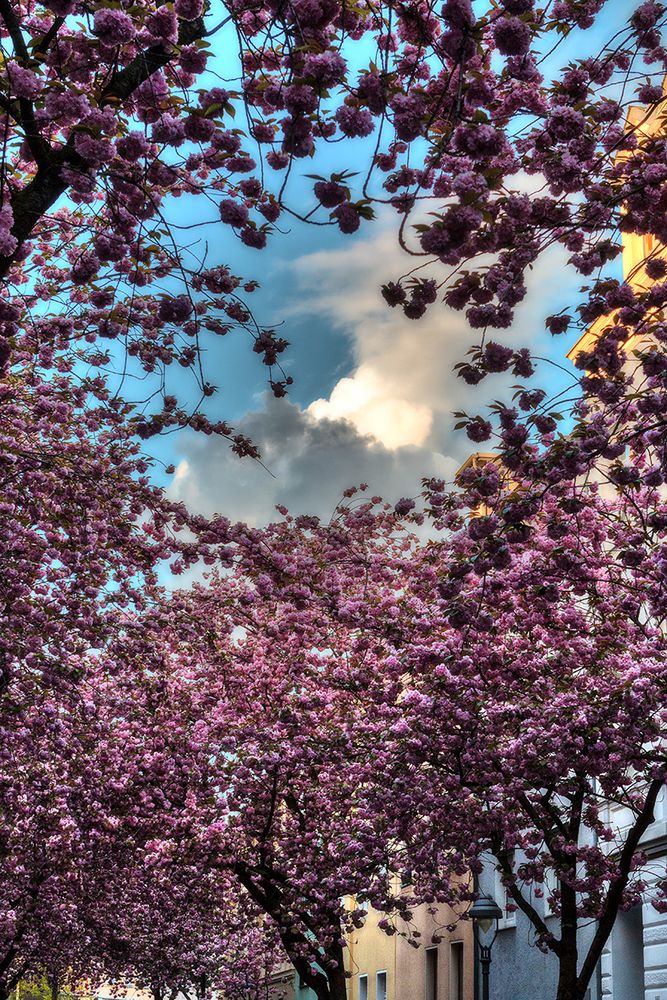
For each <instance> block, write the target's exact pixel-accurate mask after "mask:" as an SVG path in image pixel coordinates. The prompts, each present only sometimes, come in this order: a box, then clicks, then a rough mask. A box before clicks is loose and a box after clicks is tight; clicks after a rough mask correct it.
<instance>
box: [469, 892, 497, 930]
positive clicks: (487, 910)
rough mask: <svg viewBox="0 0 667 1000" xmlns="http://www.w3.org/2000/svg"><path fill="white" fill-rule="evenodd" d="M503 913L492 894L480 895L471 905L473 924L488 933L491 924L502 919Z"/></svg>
mask: <svg viewBox="0 0 667 1000" xmlns="http://www.w3.org/2000/svg"><path fill="white" fill-rule="evenodd" d="M502 915H503V911H502V910H501V909H500V907H499V906H498V904H497V903H496V901H495V899H491V897H490V896H480V897H479V899H476V900H475V902H474V903H473V904H472V906H471V907H470V917H471V919H472V921H473V924H474V925H475V927H479V929H480V930H481V931H482V933H483V934H486V933H487V931H488V930H489V929H490V927H491V925H492V924H493V923H494V922H497V921H498V920H500V918H501V917H502Z"/></svg>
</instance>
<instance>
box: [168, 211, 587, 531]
mask: <svg viewBox="0 0 667 1000" xmlns="http://www.w3.org/2000/svg"><path fill="white" fill-rule="evenodd" d="M417 263H419V262H418V261H417ZM410 266H412V259H411V258H408V257H406V255H405V254H404V253H403V252H402V251H401V250H400V249H399V247H398V245H397V241H396V232H395V222H394V221H393V220H389V219H388V218H385V219H384V220H382V221H381V222H379V223H378V224H377V226H376V228H375V229H374V230H372V231H371V235H370V236H369V238H367V239H361V240H357V241H355V242H352V243H348V244H346V245H345V246H343V247H342V248H341V249H339V250H333V251H322V252H318V253H313V254H309V255H307V256H304V257H302V258H300V259H298V260H296V261H295V262H293V263H291V264H287V265H285V267H284V271H283V273H281V275H280V278H281V280H282V281H283V283H284V285H285V286H286V287H289V285H290V284H291V285H292V289H293V296H292V298H293V300H294V301H295V302H296V303H298V305H295V306H294V307H293V308H292V315H294V314H297V313H298V314H300V315H307V316H308V317H309V318H310V319H311V320H312V324H313V328H314V330H316V329H317V326H318V324H321V323H322V322H326V323H327V324H329V325H330V326H333V327H335V328H336V329H338V330H339V331H340V332H341V335H345V336H347V337H348V338H350V342H351V347H352V355H353V359H354V364H353V368H352V370H351V371H350V372H348V373H346V374H345V376H344V377H342V378H341V379H339V381H338V382H336V384H335V385H334V387H333V389H332V390H331V392H330V393H329V395H328V397H326V398H321V399H316V400H314V401H313V402H312V403H311V404H310V405H309V406H307V407H306V408H305V409H301V408H299V407H298V406H296V405H294V404H292V403H291V402H289V401H288V400H275V399H273V398H272V397H270V398H266V399H265V400H264V401H263V404H262V405H261V406H260V407H259V408H258V409H254V410H251V411H249V412H248V413H247V414H246V415H245V417H244V418H243V419H242V421H241V422H240V423H239V429H240V430H242V431H243V433H245V434H247V435H248V436H249V437H250V438H251V439H252V440H253V441H255V443H256V444H258V446H259V447H260V449H261V452H262V461H263V463H264V465H265V466H266V469H264V468H262V466H260V465H259V464H257V463H253V462H251V461H250V460H247V459H246V460H243V461H240V460H239V459H237V458H235V457H234V456H233V455H232V454H231V453H230V451H229V449H228V447H227V445H226V444H225V442H220V441H215V440H212V439H211V438H204V437H203V436H197V435H192V436H191V437H189V438H186V439H185V440H184V442H183V448H182V450H183V453H184V457H183V461H182V462H181V464H180V465H179V467H178V471H177V474H176V476H175V478H174V482H173V485H172V489H171V492H172V495H174V496H177V497H179V498H180V499H183V500H186V501H187V502H188V503H189V504H190V505H191V506H192V507H193V508H195V509H198V510H202V511H205V512H208V513H211V512H213V511H220V512H222V513H225V514H226V515H227V516H230V517H233V518H243V519H244V520H247V521H250V522H251V523H263V522H266V521H268V520H270V519H271V518H272V516H273V514H274V506H275V505H276V504H278V503H280V504H285V505H286V506H288V507H289V508H290V509H291V510H293V511H295V512H302V511H310V512H313V513H317V514H319V515H320V516H323V517H327V516H328V515H329V514H330V513H331V512H332V510H333V508H334V507H335V505H336V503H337V502H338V500H339V499H340V497H341V494H342V491H343V490H344V489H345V488H346V487H347V486H350V485H354V484H356V483H359V482H361V481H363V482H367V483H368V484H369V486H370V489H371V491H372V492H374V493H380V494H382V495H384V496H386V498H387V499H389V500H395V499H398V498H399V497H401V496H405V495H407V496H410V495H414V494H415V493H417V492H418V491H419V485H420V479H421V477H422V476H433V475H436V476H442V477H444V478H449V479H451V478H452V477H453V475H454V473H455V471H456V469H457V468H458V466H459V465H460V464H461V462H462V461H463V460H464V459H465V458H466V457H467V455H468V454H469V453H470V451H471V450H472V448H471V446H470V442H468V440H467V438H466V437H465V435H462V434H461V433H457V432H454V431H453V423H454V421H453V420H452V417H451V413H452V411H453V410H457V409H467V410H468V411H471V412H475V411H478V410H480V409H483V406H484V402H485V400H486V399H487V398H488V395H489V394H490V393H493V395H494V396H495V397H498V396H503V395H505V393H504V389H503V385H504V388H505V389H506V388H507V385H508V382H507V380H506V381H505V382H504V383H503V385H501V384H499V383H500V382H501V381H502V380H500V379H498V378H496V379H494V380H492V381H491V382H489V383H488V388H487V384H486V383H482V385H481V386H480V387H479V388H478V389H471V388H470V387H469V386H467V385H466V384H465V383H463V382H462V380H460V379H458V378H456V377H455V375H454V373H453V366H454V364H455V363H456V362H458V361H461V360H462V359H463V358H464V356H465V353H466V350H467V348H468V347H469V345H470V344H471V343H473V342H474V340H475V334H474V332H471V330H470V329H469V327H468V326H467V324H466V321H465V318H464V316H463V315H462V314H461V313H456V312H453V311H452V310H450V309H447V308H445V307H444V306H443V305H442V304H440V303H439V304H436V305H434V306H432V307H431V308H430V310H429V312H428V313H427V314H426V316H425V317H424V318H423V319H422V320H419V321H410V320H408V319H406V318H405V316H404V315H403V313H402V312H401V311H400V310H399V309H394V310H391V309H389V308H388V306H387V305H386V304H385V302H384V300H383V299H382V298H381V295H380V292H379V288H380V286H381V285H382V284H383V283H384V282H385V281H387V280H388V279H392V278H393V279H395V278H396V277H398V276H399V275H400V274H402V273H403V272H404V271H405V270H406V267H410ZM420 273H422V274H423V273H424V272H420ZM556 277H557V280H554V279H555V278H556ZM575 279H576V276H572V275H571V274H568V272H567V271H566V269H565V267H564V260H563V257H562V255H560V252H559V251H558V250H556V251H554V252H551V253H550V254H547V255H545V256H544V257H543V258H542V259H541V261H540V262H539V264H538V265H537V267H536V268H535V269H534V271H533V273H532V275H531V276H530V278H529V295H528V298H527V300H526V302H525V303H524V304H523V305H522V306H521V307H520V308H519V309H518V310H517V318H516V322H515V325H514V328H513V330H512V331H511V332H510V333H508V334H505V333H499V334H498V335H497V336H498V339H508V340H509V338H510V337H511V343H513V344H514V345H516V346H522V345H524V344H526V345H528V344H531V343H533V344H534V343H535V342H536V338H537V337H544V336H545V335H544V316H545V315H547V314H548V312H550V311H552V310H553V307H554V304H555V303H554V301H553V298H554V296H558V298H559V301H560V303H561V304H562V303H563V301H565V302H566V301H567V296H568V294H569V296H570V297H572V294H573V288H574V285H572V282H573V281H575ZM550 298H551V299H552V301H549V299H550ZM315 335H316V334H315ZM558 348H560V345H558ZM297 360H298V359H297ZM297 377H298V370H297ZM510 381H513V380H512V379H510ZM267 469H268V470H270V471H267Z"/></svg>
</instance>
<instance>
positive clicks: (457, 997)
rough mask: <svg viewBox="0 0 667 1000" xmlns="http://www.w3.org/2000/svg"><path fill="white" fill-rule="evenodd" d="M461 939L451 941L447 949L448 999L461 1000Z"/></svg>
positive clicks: (462, 966)
mask: <svg viewBox="0 0 667 1000" xmlns="http://www.w3.org/2000/svg"><path fill="white" fill-rule="evenodd" d="M463 970H464V965H463V941H452V943H451V945H450V949H449V1000H463Z"/></svg>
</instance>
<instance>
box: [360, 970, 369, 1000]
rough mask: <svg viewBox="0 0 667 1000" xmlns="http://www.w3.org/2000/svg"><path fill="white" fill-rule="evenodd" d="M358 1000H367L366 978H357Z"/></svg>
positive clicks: (365, 976) (364, 976)
mask: <svg viewBox="0 0 667 1000" xmlns="http://www.w3.org/2000/svg"><path fill="white" fill-rule="evenodd" d="M359 1000H368V976H367V975H363V976H359Z"/></svg>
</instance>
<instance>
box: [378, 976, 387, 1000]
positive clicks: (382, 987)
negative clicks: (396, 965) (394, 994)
mask: <svg viewBox="0 0 667 1000" xmlns="http://www.w3.org/2000/svg"><path fill="white" fill-rule="evenodd" d="M375 1000H387V973H386V972H378V973H377V975H376V976H375Z"/></svg>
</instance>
